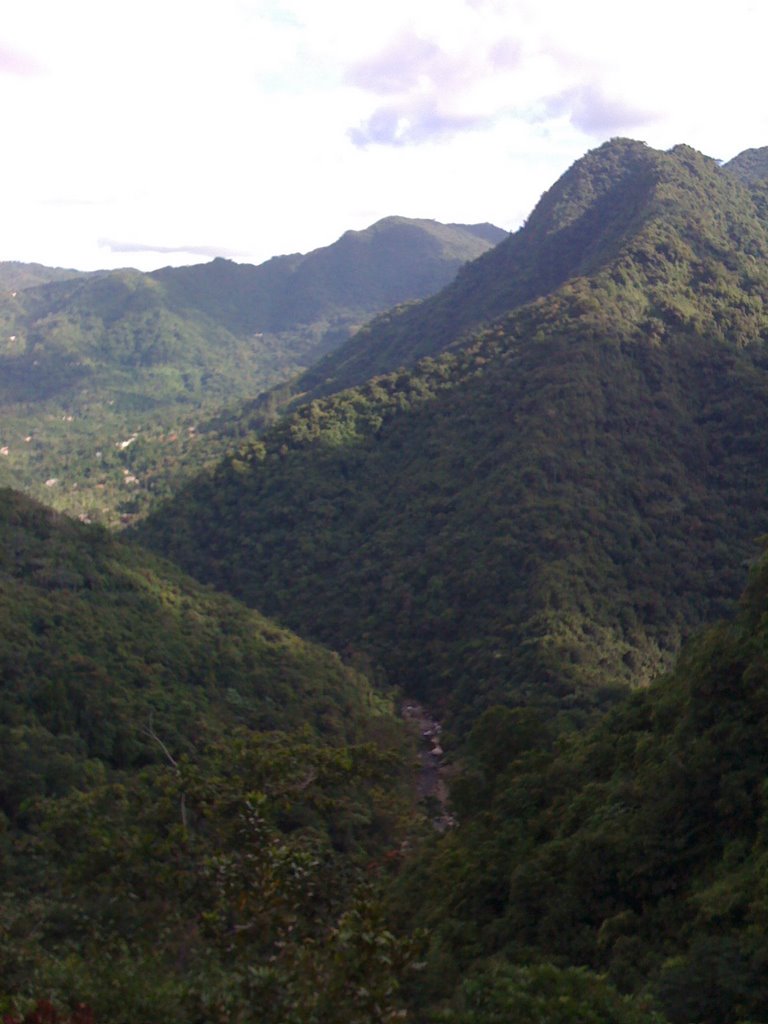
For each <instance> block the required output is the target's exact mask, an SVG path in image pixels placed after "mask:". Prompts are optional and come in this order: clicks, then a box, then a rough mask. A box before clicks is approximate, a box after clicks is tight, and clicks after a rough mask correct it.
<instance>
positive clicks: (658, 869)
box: [396, 559, 768, 1024]
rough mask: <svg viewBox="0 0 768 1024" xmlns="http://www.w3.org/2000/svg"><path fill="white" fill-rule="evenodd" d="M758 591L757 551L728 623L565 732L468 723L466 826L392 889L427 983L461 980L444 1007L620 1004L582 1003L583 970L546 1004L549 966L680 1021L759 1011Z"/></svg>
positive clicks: (507, 722)
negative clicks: (421, 956)
mask: <svg viewBox="0 0 768 1024" xmlns="http://www.w3.org/2000/svg"><path fill="white" fill-rule="evenodd" d="M767 599H768V561H766V560H765V559H763V560H762V562H761V564H760V565H759V567H758V569H757V570H756V571H755V572H754V574H753V576H752V579H751V582H750V585H749V588H748V590H747V592H746V595H745V598H744V600H743V602H742V607H741V610H740V612H739V614H738V616H737V617H736V618H735V620H733V621H731V622H725V623H722V624H720V625H717V626H715V627H713V628H711V629H709V630H708V631H706V632H704V633H703V634H702V635H700V636H699V637H698V638H697V639H696V640H695V641H694V642H692V643H691V644H689V645H688V647H687V648H686V649H685V651H684V653H683V656H682V657H681V658H680V660H679V662H678V664H677V666H676V668H675V670H674V671H673V672H672V673H671V674H670V675H668V676H665V677H662V678H661V679H659V680H658V681H657V682H656V683H654V684H653V685H652V686H651V687H649V688H647V689H644V690H641V691H639V692H637V693H635V694H633V695H632V697H631V698H629V699H628V700H627V701H625V702H624V703H623V704H622V705H620V706H619V707H618V708H616V709H615V710H614V711H613V712H611V713H610V714H609V715H607V716H606V717H605V718H604V719H603V720H602V721H601V723H600V724H599V725H597V726H596V727H594V728H593V729H591V730H589V731H587V732H586V733H584V734H582V735H576V736H572V737H571V738H570V739H569V741H568V742H567V743H563V742H562V740H561V742H560V743H554V742H553V737H552V734H551V732H548V730H547V729H546V727H545V726H544V724H543V723H542V721H541V720H540V719H537V717H536V716H535V715H534V714H532V713H530V712H526V711H523V710H517V711H510V710H508V709H505V708H500V707H497V708H493V709H491V710H489V711H488V712H486V713H485V714H484V715H483V716H481V717H480V718H479V719H478V720H477V721H476V723H475V725H474V727H473V729H472V731H471V733H470V736H469V740H468V743H467V746H466V754H465V759H464V763H463V772H462V775H461V779H460V781H457V782H456V784H455V785H454V791H453V799H454V803H455V806H456V810H457V813H458V815H459V817H460V820H461V826H460V827H459V828H458V829H456V830H455V831H453V832H451V833H450V834H448V835H446V836H445V837H443V838H442V839H441V840H440V842H439V843H435V844H434V845H433V849H432V850H431V852H426V853H425V855H424V856H423V857H422V858H421V860H419V861H417V862H416V863H415V864H413V865H412V866H411V867H410V868H409V869H408V870H406V872H405V874H404V875H403V876H402V877H401V879H400V881H399V883H398V885H397V890H398V891H397V897H396V900H397V902H398V904H399V906H400V908H401V910H400V912H401V915H402V916H401V926H402V927H408V926H410V927H412V926H413V923H414V922H416V921H418V922H419V924H420V925H422V926H424V925H426V926H427V927H428V928H429V930H430V934H431V948H430V953H429V956H428V967H427V970H426V972H425V974H424V975H422V977H421V984H420V989H419V996H420V998H421V999H422V1000H424V1001H426V1002H427V1003H430V1002H431V1001H432V1000H434V999H438V1000H441V999H442V998H443V997H444V995H445V983H444V981H445V978H446V977H451V978H459V977H463V976H468V981H467V982H465V984H464V985H463V986H458V989H457V992H456V993H455V994H454V995H453V997H452V998H451V999H450V1000H449V1001H448V1003H449V1006H451V1007H453V1010H452V1011H451V1010H447V1011H446V1014H445V1016H439V1017H438V1018H437V1019H439V1020H446V1021H448V1020H450V1021H454V1020H456V1021H462V1022H468V1021H472V1022H478V1024H480V1022H483V1024H484V1022H486V1021H487V1022H491V1021H501V1020H507V1019H510V1020H515V1019H523V1020H526V1021H528V1020H529V1019H531V1020H533V1019H540V1020H546V1021H561V1020H562V1021H566V1020H568V1019H574V1020H582V1019H583V1020H593V1019H594V1020H595V1021H597V1020H605V1019H611V1020H612V1019H614V1018H613V1017H612V1016H610V1015H606V1016H600V1015H599V1013H598V1015H596V1016H595V1017H587V1016H584V1017H582V1016H580V1015H579V1014H581V1013H587V1012H588V1010H587V1007H588V1005H589V1003H588V999H587V998H586V994H587V991H588V989H587V988H586V985H585V983H584V979H582V984H583V986H584V987H583V988H582V992H583V997H582V1001H581V1005H580V1006H579V1005H578V1001H576V1000H573V990H571V991H570V992H569V991H568V988H567V986H566V985H565V984H563V982H562V980H561V982H560V986H559V993H558V994H560V995H561V996H562V997H564V998H568V997H570V999H571V1000H572V1002H571V1006H570V1012H571V1013H572V1014H575V1016H572V1017H570V1018H569V1017H568V1016H565V1015H564V1016H563V1017H560V1016H557V1012H556V1009H555V1008H554V1007H555V1005H556V1004H555V1000H554V999H552V1003H551V1004H550V1006H551V1007H552V1008H551V1009H550V1011H549V1012H550V1014H551V1015H548V1014H547V1013H546V1011H545V994H546V993H547V990H548V988H549V989H551V988H555V991H556V992H557V991H558V990H557V988H556V986H555V984H554V980H553V977H552V974H555V972H552V973H551V974H550V973H548V970H547V969H546V968H543V967H540V968H538V969H533V970H532V969H531V968H530V965H531V964H538V963H542V962H543V963H545V964H546V963H552V964H557V965H559V966H560V967H563V966H565V965H569V966H573V965H579V966H581V967H588V968H590V969H592V970H594V971H596V972H599V973H600V974H604V975H607V980H608V981H610V982H612V983H613V984H614V985H616V986H617V987H618V988H619V989H620V990H621V991H624V992H628V993H633V994H634V995H635V996H636V997H641V998H646V999H651V1000H652V1001H653V1002H655V1004H656V1005H657V1006H658V1007H659V1008H660V1009H661V1010H663V1012H664V1014H665V1017H666V1018H667V1019H668V1020H669V1021H670V1022H673V1024H691V1022H703V1024H726V1022H733V1021H765V1020H766V1019H768V981H767V979H768V975H767V974H766V962H767V961H768V940H767V939H766V913H768V906H767V905H766V894H767V893H768V888H767V887H766V883H768V849H767V848H766V836H767V835H768V832H767V831H766V824H767V822H766V785H765V779H766V772H768V675H767V674H766V652H767V651H768V619H766V607H767V603H766V602H767ZM406 922H407V924H406ZM515 964H516V965H521V966H516V967H513V966H512V965H515ZM522 965H525V966H522ZM531 975H532V978H531ZM532 982H533V984H532ZM520 988H523V989H524V991H523V992H522V993H521V992H520ZM526 989H527V990H528V991H526ZM531 990H532V991H531ZM531 995H535V996H538V998H539V999H540V1000H541V1003H540V1008H541V1012H542V1016H541V1017H539V1018H534V1017H533V1015H531V1016H530V1017H529V1016H525V1013H526V1012H528V1013H530V1012H531V1006H532V1003H533V1000H532V999H531ZM526 996H527V997H528V998H527V999H526ZM574 1002H576V1004H577V1005H574ZM469 1008H472V1009H474V1013H473V1012H471V1011H470V1010H469ZM518 1009H519V1010H520V1012H521V1014H522V1015H521V1017H520V1018H517V1017H516V1016H515V1011H516V1010H518ZM504 1011H506V1012H507V1013H509V1014H510V1016H509V1017H505V1016H503V1012H504ZM429 1019H433V1018H432V1017H430V1018H429ZM643 1019H652V1018H651V1017H650V1016H649V1017H648V1018H643Z"/></svg>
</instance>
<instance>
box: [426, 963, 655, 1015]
mask: <svg viewBox="0 0 768 1024" xmlns="http://www.w3.org/2000/svg"><path fill="white" fill-rule="evenodd" d="M456 1003H457V1006H456V1007H455V1008H453V1009H448V1010H445V1011H444V1012H442V1013H439V1014H438V1015H437V1016H436V1017H435V1018H434V1020H435V1021H439V1022H440V1024H443V1022H445V1024H449V1022H450V1024H454V1022H455V1024H507V1022H509V1021H514V1022H515V1024H665V1022H664V1018H663V1017H662V1016H661V1015H660V1014H658V1013H656V1012H654V1011H653V1010H652V1009H651V1008H650V1006H648V1005H647V1004H645V1003H644V1002H641V1001H635V1000H633V999H630V998H629V997H626V996H621V995H619V993H618V992H617V991H616V990H615V988H613V986H612V985H611V984H610V983H609V982H607V981H606V980H605V979H604V978H602V977H600V976H597V975H593V974H590V973H589V972H588V971H585V970H582V969H577V968H570V969H565V970H563V969H559V968H557V967H554V966H552V965H551V964H540V965H536V966H534V967H513V966H510V965H508V964H504V963H503V962H501V963H491V964H489V965H488V966H486V967H484V968H483V969H482V970H478V971H476V972H474V973H473V976H472V978H470V979H468V980H467V981H465V982H464V983H463V984H462V986H461V987H460V989H459V994H458V996H457V999H456Z"/></svg>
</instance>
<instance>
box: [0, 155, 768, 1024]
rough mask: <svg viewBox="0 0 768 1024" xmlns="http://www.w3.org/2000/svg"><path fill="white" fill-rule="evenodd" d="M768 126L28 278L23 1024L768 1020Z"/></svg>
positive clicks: (21, 442)
mask: <svg viewBox="0 0 768 1024" xmlns="http://www.w3.org/2000/svg"><path fill="white" fill-rule="evenodd" d="M767 152H768V151H766V150H749V151H747V152H746V153H744V154H741V156H739V157H737V158H736V159H735V160H733V161H731V162H730V163H729V164H726V165H721V164H719V163H718V162H717V161H715V160H712V159H710V158H708V157H706V156H704V155H703V154H701V153H698V152H697V151H695V150H693V149H692V148H691V147H689V146H686V145H679V146H675V147H674V148H673V149H671V150H668V151H665V152H661V151H657V150H654V149H651V148H650V147H648V146H646V145H645V144H643V143H640V142H634V141H632V140H629V139H613V140H611V141H610V142H607V143H605V144H603V145H602V146H600V147H598V148H597V149H595V150H592V151H591V152H589V153H587V154H586V155H585V156H584V157H582V158H581V159H580V160H579V161H577V162H576V164H574V165H573V167H571V168H570V170H568V171H567V172H566V174H565V175H563V177H562V178H561V179H560V180H559V181H558V182H556V183H555V185H554V186H552V188H550V189H549V190H548V191H546V192H544V194H543V195H542V198H541V200H540V201H539V203H538V204H537V206H536V207H535V209H534V210H533V211H532V212H531V215H530V217H529V218H528V219H527V221H526V222H525V224H524V225H523V227H521V228H520V229H519V230H518V231H517V232H515V233H514V234H512V235H509V236H507V235H505V233H503V232H499V231H498V229H494V228H492V227H490V226H489V225H474V226H466V225H465V226H461V225H436V224H435V223H434V222H428V221H407V220H406V219H405V218H388V219H387V220H385V221H382V222H379V224H377V225H373V226H372V227H371V228H370V229H368V230H367V231H365V232H349V233H347V234H346V235H344V236H343V237H342V238H341V239H340V240H339V241H338V242H337V243H335V245H334V246H330V247H329V248H328V249H327V250H317V251H316V252H315V253H312V254H309V255H307V256H298V255H294V256H284V257H276V258H275V259H274V260H270V261H268V263H266V264H264V265H262V266H261V267H257V268H254V267H244V266H238V265H236V264H231V263H229V262H228V261H224V260H214V261H213V263H211V264H206V265H202V266H199V267H190V268H179V269H170V268H169V269H167V270H163V271H157V272H153V273H152V274H147V275H143V274H139V273H138V272H135V271H116V272H110V273H109V274H100V273H99V274H96V275H87V276H86V275H78V274H76V273H75V272H66V271H61V272H57V271H50V272H49V271H48V270H47V268H41V267H38V266H34V265H30V266H28V267H26V268H25V266H24V265H17V264H13V265H6V266H5V268H2V267H0V287H3V288H4V289H5V290H6V292H7V294H6V296H5V299H4V300H3V301H2V302H0V338H5V339H7V340H6V342H5V345H6V350H5V351H4V352H2V353H0V365H1V366H2V368H3V382H2V383H1V384H0V442H1V443H0V485H2V487H3V489H2V490H0V637H2V642H1V643H0V664H2V680H3V684H2V691H0V764H2V772H1V773H0V814H1V815H2V817H0V825H1V826H2V827H0V877H1V878H2V904H3V908H4V912H3V915H2V916H0V1015H4V1016H3V1020H4V1021H7V1022H8V1024H42V1022H43V1021H46V1022H47V1024H54V1022H56V1021H58V1022H60V1024H134V1022H135V1024H138V1022H139V1021H141V1022H143V1024H155V1022H156V1024H195V1022H199V1024H207V1022H210V1021H214V1020H215V1021H222V1022H227V1024H229V1022H232V1024H234V1022H238V1024H250V1022H254V1024H256V1022H258V1024H294V1022H295V1024H394V1022H395V1021H410V1022H412V1024H497V1022H501V1021H511V1020H514V1021H517V1022H520V1024H566V1022H568V1024H570V1022H572V1021H577V1022H584V1024H592V1022H595V1024H597V1022H600V1024H604V1022H605V1024H737V1022H738V1024H759V1022H761V1021H765V1020H768V986H767V985H766V980H765V979H766V971H765V965H766V963H768V944H767V943H766V927H765V924H766V914H767V913H768V903H767V896H766V894H767V893H768V850H767V849H766V842H767V841H768V828H767V827H766V813H767V811H766V808H767V806H768V805H767V804H766V796H767V795H768V794H767V792H766V786H765V779H766V774H767V773H768V753H767V752H768V617H766V600H767V599H768V556H767V555H766V554H765V541H766V537H767V536H768V486H767V483H768V481H767V480H766V469H765V450H766V444H768V156H767V155H766V154H767ZM3 274H5V276H3ZM68 275H69V276H68ZM24 492H26V493H24ZM46 1014H47V1016H46Z"/></svg>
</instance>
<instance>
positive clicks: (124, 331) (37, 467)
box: [0, 217, 504, 525]
mask: <svg viewBox="0 0 768 1024" xmlns="http://www.w3.org/2000/svg"><path fill="white" fill-rule="evenodd" d="M502 237H504V232H502V231H501V230H500V229H498V228H493V227H491V226H490V225H477V226H464V225H441V224H437V223H435V222H432V221H412V220H406V219H405V218H397V217H393V218H388V219H387V220H385V221H381V222H380V223H379V224H376V225H374V226H373V227H371V228H369V229H368V230H367V231H360V232H348V233H347V234H346V235H344V236H343V237H342V238H341V239H340V240H339V241H338V242H336V243H335V244H334V245H332V246H328V247H327V248H325V249H321V250H317V251H316V252H313V253H310V254H308V255H307V256H299V255H296V256H285V257H279V258H276V259H273V260H270V261H268V262H267V263H265V264H262V266H260V267H252V266H245V265H243V266H241V265H238V264H235V263H231V262H229V261H227V260H214V261H213V262H212V263H209V264H206V265H201V266H196V267H186V268H179V269H171V268H168V269H166V270H161V271H157V272H155V273H153V274H140V273H139V272H138V271H132V270H126V271H115V272H113V273H109V274H96V275H76V274H75V272H67V271H54V270H48V269H47V268H43V267H37V266H34V265H28V266H27V265H24V264H6V265H4V266H3V267H0V284H2V282H3V281H5V285H4V286H3V290H4V293H5V294H4V295H3V297H2V299H0V464H2V465H0V472H2V474H3V475H2V477H0V479H2V480H3V482H4V483H6V484H9V485H13V486H16V487H19V488H21V489H23V490H25V491H27V492H28V493H30V494H32V495H33V496H35V497H37V498H38V499H40V500H43V501H45V502H47V503H48V504H51V505H52V506H54V507H56V508H58V509H60V510H64V511H67V512H69V513H71V514H74V515H77V516H80V517H82V518H84V519H87V520H90V521H99V522H104V523H108V524H109V525H118V524H119V523H121V522H122V523H125V522H128V521H132V520H134V519H136V518H137V517H139V516H141V515H142V514H143V513H144V512H145V511H146V509H147V508H148V507H149V506H151V505H152V504H153V503H156V502H157V501H158V500H160V499H161V498H163V497H168V496H169V495H170V494H171V493H172V492H173V491H174V490H175V489H176V488H177V487H178V485H179V483H180V482H181V480H183V479H185V478H188V477H189V476H191V475H192V474H193V473H194V472H196V471H197V470H199V469H200V468H202V466H204V465H205V464H206V463H207V462H209V461H213V460H215V459H216V458H218V457H220V456H221V455H222V454H223V453H224V451H225V450H226V448H227V445H228V444H229V437H228V434H227V432H226V431H224V432H223V433H222V431H220V430H219V429H215V428H213V427H212V426H211V425H210V424H209V422H208V421H209V420H211V419H212V418H215V419H216V420H217V422H220V421H221V419H222V417H223V416H225V415H229V416H232V415H234V410H235V408H236V407H237V404H238V403H239V402H240V401H243V400H244V399H246V398H252V397H253V396H254V395H257V394H258V393H259V392H260V391H263V390H264V389H265V388H268V387H270V386H272V385H274V384H276V383H277V382H279V381H282V380H285V379H286V378H288V377H290V376H292V375H293V374H295V373H297V372H298V371H299V370H301V369H303V368H304V367H306V366H307V365H309V363H311V362H312V361H313V360H315V359H316V358H318V357H319V355H321V354H322V353H324V352H327V351H328V350H329V349H331V348H333V347H334V346H335V345H338V344H339V343H341V342H342V341H344V340H346V338H347V337H348V336H349V334H350V332H351V331H353V330H355V329H356V328H357V327H358V326H359V325H360V324H362V323H363V322H365V320H367V319H368V318H369V317H370V316H372V315H373V314H374V313H376V312H378V311H379V310H381V309H384V308H386V307H387V306H389V305H391V304H393V303H396V302H399V301H402V300H404V299H411V298H419V297H422V296H424V295H427V294H429V293H430V292H432V291H435V290H437V289H438V288H440V287H441V286H442V285H444V284H445V283H446V282H447V281H449V280H450V278H451V277H452V276H453V274H454V273H455V272H456V270H457V269H458V267H460V266H461V264H462V263H463V262H464V261H466V260H468V259H472V258H474V257H475V256H476V255H478V254H479V253H481V252H483V251H484V250H486V249H487V248H489V246H490V245H492V244H493V243H494V241H496V240H498V239H500V238H502ZM34 285H37V286H36V287H35V286H34ZM131 446H132V447H131ZM129 448H130V451H129V450H128V449H129Z"/></svg>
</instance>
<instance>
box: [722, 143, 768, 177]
mask: <svg viewBox="0 0 768 1024" xmlns="http://www.w3.org/2000/svg"><path fill="white" fill-rule="evenodd" d="M723 170H725V171H728V172H729V173H730V174H735V175H736V177H737V178H739V180H740V181H743V182H744V183H745V184H746V185H756V184H757V183H758V182H761V181H765V179H766V178H768V146H762V147H761V148H760V149H745V150H744V152H743V153H739V154H738V156H735V157H734V158H733V160H729V161H728V163H725V164H723Z"/></svg>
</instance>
